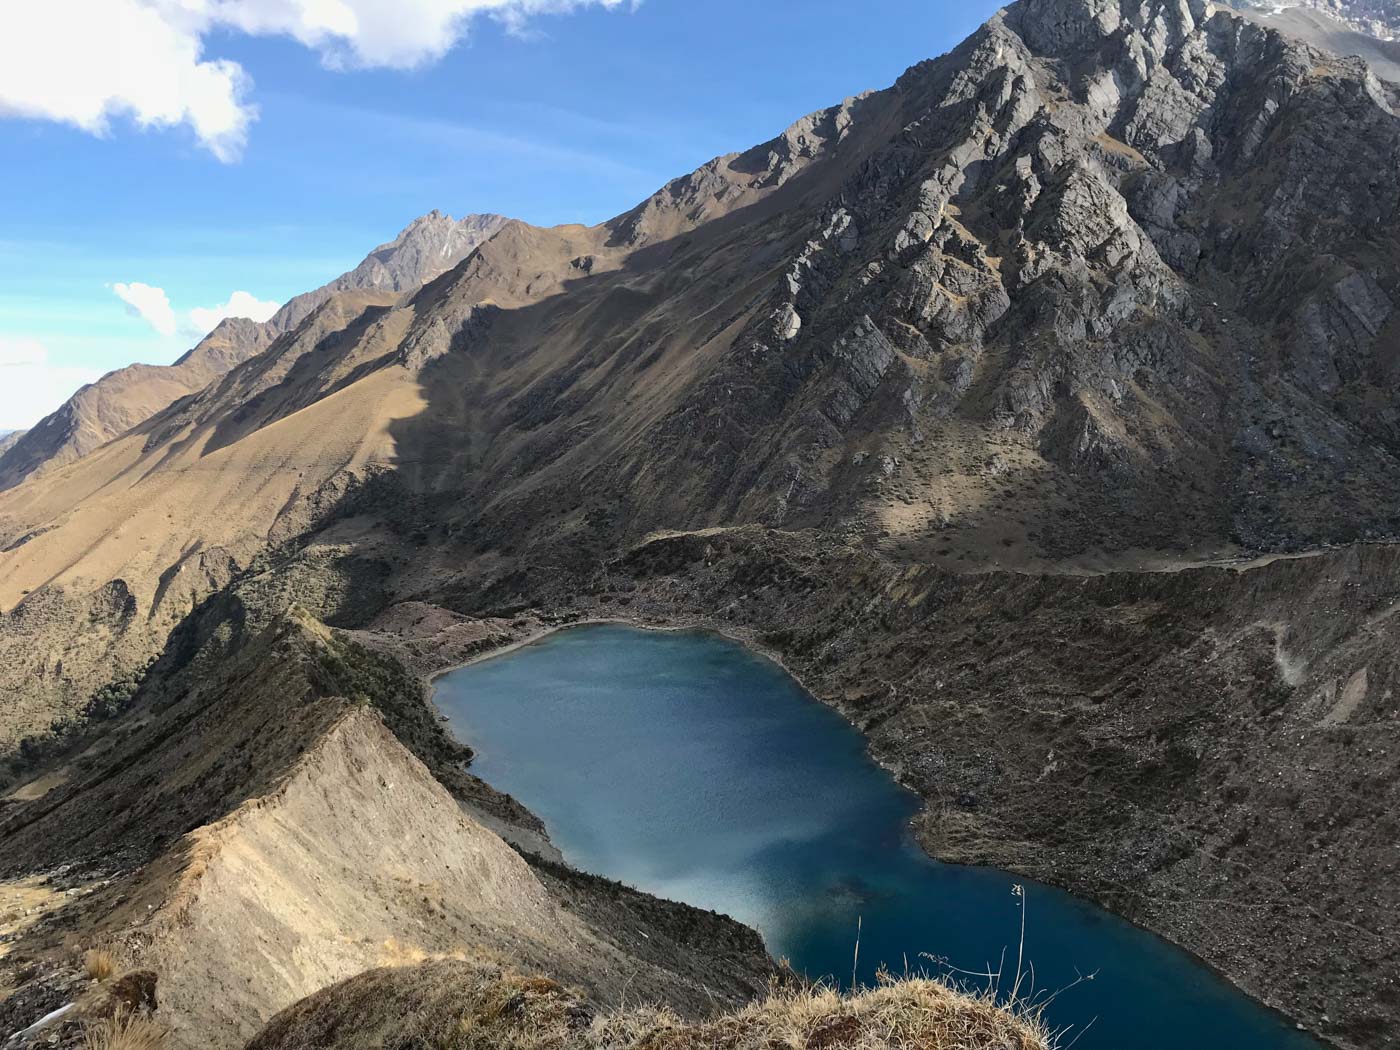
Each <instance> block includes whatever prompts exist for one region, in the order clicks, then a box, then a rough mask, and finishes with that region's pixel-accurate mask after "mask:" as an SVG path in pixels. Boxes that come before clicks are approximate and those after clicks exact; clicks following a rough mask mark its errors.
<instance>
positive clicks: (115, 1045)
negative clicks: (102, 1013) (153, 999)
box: [83, 1012, 167, 1050]
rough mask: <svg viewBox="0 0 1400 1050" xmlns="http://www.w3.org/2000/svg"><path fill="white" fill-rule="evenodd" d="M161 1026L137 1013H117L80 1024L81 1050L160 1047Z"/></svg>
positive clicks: (162, 1041)
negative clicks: (81, 1028) (103, 1018)
mask: <svg viewBox="0 0 1400 1050" xmlns="http://www.w3.org/2000/svg"><path fill="white" fill-rule="evenodd" d="M166 1034H167V1033H166V1030H165V1028H164V1027H163V1026H162V1025H160V1024H157V1023H156V1022H155V1021H153V1020H152V1019H151V1018H149V1017H145V1016H143V1015H141V1014H127V1013H121V1012H118V1013H117V1014H116V1015H115V1016H112V1017H109V1018H107V1019H105V1020H102V1021H94V1022H93V1023H91V1024H88V1025H84V1026H83V1048H84V1050H162V1048H163V1047H164V1046H165V1038H166Z"/></svg>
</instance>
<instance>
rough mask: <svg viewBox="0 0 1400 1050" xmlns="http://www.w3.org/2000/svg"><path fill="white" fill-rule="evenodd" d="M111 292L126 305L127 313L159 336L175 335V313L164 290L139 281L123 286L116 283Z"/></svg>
mask: <svg viewBox="0 0 1400 1050" xmlns="http://www.w3.org/2000/svg"><path fill="white" fill-rule="evenodd" d="M112 291H114V292H116V293H117V295H118V296H119V297H120V298H121V299H122V301H123V302H125V303H126V310H127V313H129V314H131V315H132V316H133V317H140V318H143V319H144V320H145V322H146V323H147V324H149V325H150V326H151V327H152V328H154V329H155V330H156V331H157V332H159V333H160V334H161V335H174V334H175V311H174V310H173V309H171V306H170V300H169V299H167V298H166V297H165V289H164V288H155V287H152V286H151V285H149V284H142V283H141V282H140V281H132V282H131V283H130V284H123V283H122V282H121V281H118V282H117V283H116V284H114V285H112Z"/></svg>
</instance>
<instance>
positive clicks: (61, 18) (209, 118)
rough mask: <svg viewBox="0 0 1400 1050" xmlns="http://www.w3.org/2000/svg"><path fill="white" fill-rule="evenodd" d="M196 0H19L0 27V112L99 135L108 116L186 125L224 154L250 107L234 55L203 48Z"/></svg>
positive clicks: (233, 148) (230, 153)
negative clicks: (218, 55)
mask: <svg viewBox="0 0 1400 1050" xmlns="http://www.w3.org/2000/svg"><path fill="white" fill-rule="evenodd" d="M204 6H205V5H204V4H203V3H202V2H201V0H21V2H19V3H15V4H6V5H5V18H4V24H3V26H0V115H4V116H17V117H34V118H38V119H42V120H55V121H60V122H62V123H65V124H72V125H75V126H76V127H79V128H82V129H83V130H84V131H90V132H93V133H94V134H98V135H105V134H106V133H107V131H108V128H109V123H110V120H111V118H112V117H113V116H118V115H121V116H128V117H130V118H131V119H132V120H134V121H135V122H136V123H137V124H138V125H140V126H142V127H170V126H173V125H177V124H188V125H189V126H190V127H191V128H192V129H193V130H194V133H195V135H196V136H197V137H198V139H199V141H200V142H201V143H202V144H203V145H204V146H205V147H206V148H207V149H209V150H210V151H211V152H212V153H213V154H214V155H215V156H216V157H218V158H219V159H220V160H223V161H230V160H234V159H236V158H237V156H238V154H239V153H240V151H241V150H242V148H243V144H244V141H245V140H246V138H247V133H248V124H249V123H250V122H251V121H252V120H253V119H254V118H255V116H256V110H255V108H254V107H253V106H251V105H250V104H248V103H247V102H246V101H245V98H244V96H245V94H246V92H247V89H248V87H249V84H250V82H249V80H248V78H247V76H246V75H245V74H244V72H243V69H242V67H240V66H239V65H238V64H237V63H236V62H228V61H222V60H208V59H205V58H204V57H203V54H202V52H203V41H202V36H203V34H204V33H205V32H207V31H208V29H209V28H210V19H209V17H208V15H207V13H206V12H205V11H204V10H202V8H204Z"/></svg>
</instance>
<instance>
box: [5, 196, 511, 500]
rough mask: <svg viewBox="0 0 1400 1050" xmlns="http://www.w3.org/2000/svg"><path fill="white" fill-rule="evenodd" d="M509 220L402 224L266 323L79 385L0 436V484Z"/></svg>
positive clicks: (399, 282)
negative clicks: (335, 300)
mask: <svg viewBox="0 0 1400 1050" xmlns="http://www.w3.org/2000/svg"><path fill="white" fill-rule="evenodd" d="M505 221H506V220H505V219H504V218H503V217H502V216H500V215H468V216H466V217H465V218H463V219H460V220H458V219H453V218H452V217H451V216H447V215H444V214H442V213H441V212H439V211H432V212H429V213H428V214H427V215H424V216H421V217H420V218H417V219H415V220H414V221H413V222H411V223H409V225H408V226H406V227H405V228H404V229H403V230H402V231H401V232H400V233H399V235H398V236H397V237H395V238H394V239H393V240H392V241H389V242H388V243H387V244H381V245H380V246H379V247H378V248H375V249H374V250H373V251H372V252H370V253H369V255H367V256H366V257H365V258H364V260H363V261H362V262H361V263H360V264H359V265H358V266H356V267H355V268H354V269H353V270H350V271H349V272H348V273H343V274H341V275H340V276H339V277H337V278H336V279H335V280H333V281H331V282H329V283H327V284H324V285H322V286H321V287H320V288H317V289H315V290H314V291H310V292H306V293H304V294H302V295H298V296H296V297H295V298H293V299H291V300H289V301H288V302H287V303H286V304H285V305H284V306H283V307H282V308H281V309H280V310H278V311H277V313H275V314H274V315H273V316H272V317H271V318H269V319H268V320H267V321H264V322H261V323H259V322H256V321H250V320H248V319H247V318H242V317H230V318H226V319H225V320H223V321H220V322H219V324H218V325H217V326H216V327H215V328H214V330H213V331H212V332H210V333H209V334H208V335H207V336H205V337H204V338H203V339H202V340H200V342H199V344H198V345H197V346H195V347H194V348H193V349H192V350H190V351H189V352H188V353H186V354H185V355H184V356H183V357H181V358H180V359H179V360H178V361H176V362H175V363H174V364H172V365H144V364H134V365H128V366H127V367H125V368H121V369H118V370H117V371H115V372H109V373H108V374H107V375H105V376H103V377H102V378H101V379H99V380H97V381H96V382H95V383H90V384H88V385H87V386H84V387H83V388H82V389H81V390H79V391H78V392H77V393H75V394H74V395H73V396H72V397H71V398H69V399H68V400H67V401H66V402H64V403H63V404H62V405H61V406H59V408H57V409H56V410H55V411H53V412H52V413H50V414H49V415H47V416H45V417H44V418H43V419H41V420H40V421H39V422H38V423H36V424H35V425H34V426H33V427H31V428H29V430H27V431H25V432H24V433H23V434H18V435H16V434H12V435H10V436H8V437H5V436H0V489H7V488H12V487H13V486H15V485H17V484H19V483H20V482H21V481H23V480H24V479H25V478H26V477H28V476H29V475H30V474H33V473H35V472H36V471H39V470H42V469H44V468H46V467H51V466H57V465H61V464H64V463H69V462H71V461H72V460H74V459H77V458H78V457H80V456H84V455H86V454H87V453H89V452H91V451H92V450H93V449H95V448H97V447H98V446H100V445H103V444H105V443H106V442H108V441H110V440H111V439H112V438H114V437H117V436H118V435H119V434H123V433H125V432H126V431H127V430H130V429H131V428H132V427H134V426H136V425H137V424H138V423H141V422H143V421H144V420H146V419H149V418H150V417H151V416H152V415H154V414H155V413H156V412H158V411H160V410H161V409H163V408H165V407H166V406H168V405H170V404H172V403H173V402H175V401H178V400H179V399H180V398H182V397H187V396H188V395H190V394H193V393H196V392H197V391H199V390H202V389H204V388H205V387H206V386H208V385H209V383H210V382H211V381H212V380H214V379H216V378H218V377H219V376H221V375H223V374H224V373H226V372H227V371H228V370H229V369H230V368H232V367H233V366H234V365H237V364H239V363H241V362H243V361H246V360H248V359H249V358H250V357H252V356H253V355H255V354H257V353H260V352H261V351H262V350H264V349H266V348H267V346H268V345H269V344H271V343H272V342H273V340H275V339H276V338H277V337H278V336H280V335H283V334H284V333H286V332H289V331H291V330H292V329H294V328H295V327H296V326H297V325H298V324H300V323H301V321H302V320H304V319H305V318H306V316H307V315H308V314H310V313H311V312H312V311H313V310H314V309H315V308H316V307H317V306H319V305H321V304H322V303H324V302H325V301H326V300H327V299H329V298H330V297H331V296H332V295H334V294H336V293H338V292H345V291H351V290H360V291H380V292H393V293H401V292H406V291H410V290H413V289H416V288H418V287H419V286H420V285H422V284H423V282H424V281H426V280H430V279H432V278H433V277H436V276H437V275H438V274H441V273H443V272H445V271H447V270H450V269H451V268H452V267H453V266H455V265H456V264H457V263H459V262H461V261H462V259H463V258H465V257H466V255H467V253H469V252H470V251H471V250H472V249H473V248H474V247H476V246H477V245H478V244H480V243H481V242H482V241H483V240H485V239H486V238H487V237H489V236H490V235H491V234H492V233H493V232H494V231H495V230H497V229H499V228H500V226H501V225H502V224H503V223H504V222H505Z"/></svg>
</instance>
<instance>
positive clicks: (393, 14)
mask: <svg viewBox="0 0 1400 1050" xmlns="http://www.w3.org/2000/svg"><path fill="white" fill-rule="evenodd" d="M636 2H637V0H19V2H18V3H14V4H9V5H6V8H7V9H6V12H5V17H4V20H3V25H0V116H18V117H30V118H37V119H42V120H55V121H60V122H62V123H66V124H72V125H75V126H77V127H79V128H82V129H84V130H86V131H91V132H93V133H95V134H99V135H102V134H106V133H107V131H108V128H109V125H110V121H111V118H112V117H114V116H129V117H130V118H131V119H133V120H134V121H135V122H136V123H137V124H139V125H140V126H142V127H170V126H174V125H178V124H186V125H188V126H189V127H190V128H191V129H193V131H194V133H195V135H196V137H197V138H198V139H199V141H200V143H201V144H202V145H203V146H205V147H206V148H207V149H208V150H209V151H210V152H212V153H213V154H214V155H215V156H216V157H218V158H219V159H220V160H222V161H232V160H236V159H237V158H238V156H239V155H240V153H241V152H242V150H243V147H244V144H245V143H246V141H247V137H248V127H249V125H250V124H251V123H252V122H253V121H254V120H255V119H256V118H257V109H256V107H255V106H253V105H252V104H251V103H250V102H249V101H248V100H247V94H248V91H249V89H250V87H251V84H252V82H251V80H250V79H249V77H248V76H247V74H246V73H245V72H244V70H243V68H242V67H241V66H240V65H238V63H236V62H232V61H228V60H226V59H210V58H206V57H205V55H204V43H205V38H206V37H207V36H208V35H209V34H210V33H212V32H214V31H216V30H224V31H230V30H231V31H234V32H242V33H245V34H251V35H258V36H288V37H291V38H292V39H294V40H297V41H298V42H300V43H301V44H303V45H305V46H306V47H308V48H311V49H313V50H315V51H318V52H319V53H320V55H321V58H322V61H323V62H324V63H325V65H327V66H329V67H331V68H338V69H343V68H376V67H387V68H393V69H412V68H415V67H417V66H422V65H425V64H428V63H431V62H435V61H437V60H438V59H439V58H441V57H442V56H443V55H444V54H446V53H447V52H448V51H450V50H451V49H452V48H453V47H454V46H455V45H456V44H457V43H458V42H459V41H460V40H462V38H463V37H465V36H466V34H467V31H468V28H469V26H470V24H471V21H472V19H473V18H475V17H477V16H478V15H483V14H485V15H490V16H491V17H494V18H496V19H497V20H499V21H500V22H502V23H503V24H505V25H506V26H507V27H508V28H510V29H511V30H512V31H515V32H519V31H521V30H522V29H523V28H524V26H525V24H526V23H527V22H528V20H529V18H530V17H531V16H534V15H539V14H555V13H564V12H568V11H573V10H576V9H577V8H580V7H587V6H600V7H604V8H608V9H614V8H618V7H621V6H623V5H624V4H627V5H628V6H633V7H635V6H636Z"/></svg>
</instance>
